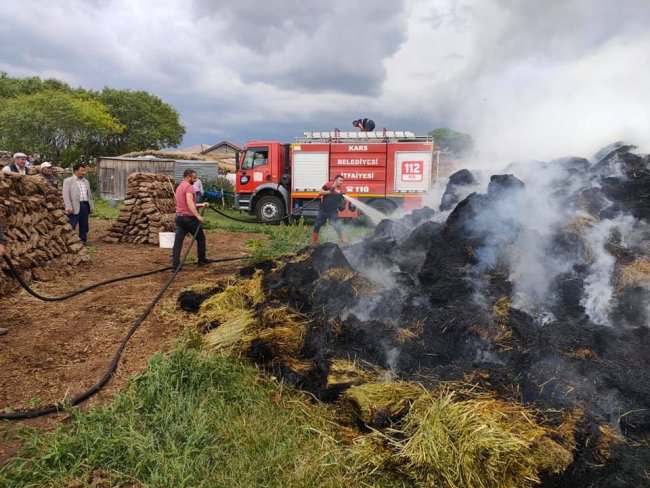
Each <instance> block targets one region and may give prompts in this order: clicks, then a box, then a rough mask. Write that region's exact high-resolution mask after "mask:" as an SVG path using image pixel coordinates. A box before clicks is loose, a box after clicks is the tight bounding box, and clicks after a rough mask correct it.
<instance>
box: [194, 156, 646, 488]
mask: <svg viewBox="0 0 650 488" xmlns="http://www.w3.org/2000/svg"><path fill="white" fill-rule="evenodd" d="M461 176H462V178H452V179H451V181H452V183H453V184H456V185H458V184H459V181H468V182H470V185H475V184H476V182H478V181H479V180H481V178H479V177H478V176H477V177H476V178H470V177H472V176H473V175H468V174H467V173H464V174H463V175H461ZM474 180H475V181H474ZM488 180H489V183H488V184H487V186H486V187H477V190H476V191H475V192H473V193H471V194H469V195H467V196H466V197H464V198H463V199H462V200H461V201H460V202H458V203H457V204H456V205H455V206H453V209H452V210H450V211H448V212H444V211H443V212H439V211H437V209H436V210H433V209H421V210H419V211H414V212H413V213H411V214H409V215H407V216H405V217H403V218H401V219H399V220H397V219H395V220H390V219H386V220H383V221H382V222H381V223H380V224H379V225H378V226H377V227H376V228H375V230H374V232H373V233H372V234H371V235H370V236H369V237H367V238H366V239H364V240H363V241H361V242H359V243H357V244H354V245H352V246H348V247H346V248H343V249H341V248H339V247H338V246H337V245H335V244H333V243H326V244H323V245H320V246H317V247H316V248H315V249H314V250H313V251H303V252H302V253H299V254H298V255H297V256H295V257H293V258H290V259H285V260H283V261H282V262H277V263H275V264H274V265H271V264H270V263H267V265H266V266H265V267H263V268H260V269H258V270H257V271H256V270H251V269H249V270H242V271H241V278H240V281H239V282H238V283H231V284H221V285H220V286H219V287H217V288H218V289H219V290H221V291H219V292H217V293H216V294H215V295H214V296H210V297H209V296H208V295H209V294H206V295H205V296H203V297H201V299H200V300H198V301H197V300H196V298H197V296H189V297H185V298H186V299H189V298H191V299H192V300H193V301H192V303H193V306H194V307H196V306H197V305H198V303H201V302H202V303H201V305H200V308H199V312H198V313H199V317H200V319H199V320H200V323H201V326H202V328H203V330H204V331H206V336H205V338H206V343H207V344H208V345H209V346H211V347H213V348H214V349H216V350H220V351H226V352H229V353H234V354H237V355H243V356H247V357H249V358H251V359H252V360H254V361H255V362H257V363H258V364H261V365H263V366H264V367H266V368H267V369H268V370H270V371H272V372H273V373H274V374H275V375H277V376H280V377H282V378H284V380H285V381H290V382H292V383H294V384H295V385H297V386H299V387H301V388H304V389H306V390H308V391H310V392H312V393H313V394H314V395H315V396H317V397H318V398H320V399H323V400H327V401H335V402H339V403H341V405H347V406H350V408H349V410H350V414H349V419H350V420H349V421H350V422H352V423H353V424H354V425H356V427H357V428H359V429H360V431H361V434H360V436H359V437H358V439H357V440H356V441H355V449H357V448H358V449H357V450H358V452H357V454H358V459H359V464H360V468H361V469H364V470H367V471H368V472H373V470H381V469H397V470H399V471H400V472H401V473H404V474H405V475H406V476H408V477H409V478H410V479H411V481H413V482H415V483H420V484H422V485H423V486H538V485H542V486H547V487H551V486H558V487H565V486H571V487H588V486H589V487H592V486H602V487H605V486H622V487H623V486H629V487H636V486H650V247H649V245H648V242H650V200H649V199H648V195H649V194H650V157H649V156H647V155H639V154H636V153H635V152H634V148H632V147H630V146H625V145H623V144H614V145H611V146H608V147H607V148H604V149H603V150H602V151H600V152H599V153H598V154H596V155H595V156H594V157H593V158H591V159H589V160H588V159H584V158H577V157H568V158H562V159H558V160H555V161H550V162H532V163H527V164H517V165H511V166H510V167H508V169H507V172H505V173H500V174H494V175H492V176H491V177H490V178H488ZM464 186H469V185H464ZM452 194H455V195H457V194H458V192H456V191H453V192H452V191H450V192H448V193H447V195H452ZM448 201H449V199H447V201H446V203H448ZM215 289H216V288H215ZM190 295H191V294H190ZM280 310H281V312H280ZM459 453H460V454H459ZM458 466H461V467H462V469H460V468H458ZM456 468H458V469H456ZM479 480H481V481H480V483H479ZM481 483H482V484H481Z"/></svg>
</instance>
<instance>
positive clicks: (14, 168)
mask: <svg viewBox="0 0 650 488" xmlns="http://www.w3.org/2000/svg"><path fill="white" fill-rule="evenodd" d="M26 165H27V154H25V153H21V152H17V153H16V154H14V160H13V162H12V163H11V164H8V165H7V166H5V167H4V168H2V171H3V172H5V173H18V174H19V175H26V174H27V166H26Z"/></svg>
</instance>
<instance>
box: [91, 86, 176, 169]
mask: <svg viewBox="0 0 650 488" xmlns="http://www.w3.org/2000/svg"><path fill="white" fill-rule="evenodd" d="M98 99H99V101H101V102H102V103H103V104H104V105H106V107H107V108H108V111H109V113H110V114H111V115H112V116H113V117H115V118H116V119H117V120H119V121H120V123H122V124H123V125H124V130H123V131H121V132H119V133H115V134H113V135H112V136H111V137H109V138H108V139H107V140H106V141H105V144H104V146H103V147H102V149H103V151H104V154H106V155H108V156H112V155H117V154H124V153H126V152H131V151H142V150H145V149H163V148H166V147H172V146H178V145H179V144H180V143H181V141H182V140H183V136H184V135H185V127H184V126H183V125H182V124H181V123H180V120H179V115H178V112H176V110H175V109H174V108H173V107H172V106H170V105H168V104H166V103H164V102H163V101H162V100H161V99H160V98H158V97H157V96H155V95H151V94H150V93H147V92H144V91H130V90H114V89H111V88H104V90H102V92H101V93H99V94H98Z"/></svg>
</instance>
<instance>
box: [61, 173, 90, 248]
mask: <svg viewBox="0 0 650 488" xmlns="http://www.w3.org/2000/svg"><path fill="white" fill-rule="evenodd" d="M72 170H73V171H74V176H71V177H70V178H66V179H65V180H63V203H64V204H65V211H66V213H67V214H68V222H69V223H70V227H72V228H73V229H74V228H75V227H76V226H77V224H79V238H80V239H81V242H82V243H83V245H84V246H88V245H89V244H88V230H89V222H88V217H89V216H90V214H91V213H92V212H93V210H94V209H95V203H94V202H93V194H92V192H91V191H90V182H89V181H88V180H87V179H86V178H85V176H86V165H85V164H83V163H77V164H75V165H74V166H73V167H72Z"/></svg>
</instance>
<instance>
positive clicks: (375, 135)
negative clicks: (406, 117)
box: [296, 130, 433, 142]
mask: <svg viewBox="0 0 650 488" xmlns="http://www.w3.org/2000/svg"><path fill="white" fill-rule="evenodd" d="M296 139H297V140H298V141H299V142H349V141H358V140H364V141H375V142H385V141H405V142H406V141H414V142H415V141H418V142H419V141H427V142H431V141H432V140H433V138H432V137H431V136H417V135H415V133H414V132H412V131H408V130H397V131H392V130H384V131H373V132H341V131H326V132H303V133H302V137H296Z"/></svg>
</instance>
